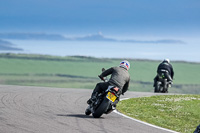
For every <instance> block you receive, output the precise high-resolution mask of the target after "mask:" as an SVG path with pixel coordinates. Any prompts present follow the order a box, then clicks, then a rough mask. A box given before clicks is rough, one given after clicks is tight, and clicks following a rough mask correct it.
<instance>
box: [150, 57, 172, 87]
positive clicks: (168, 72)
mask: <svg viewBox="0 0 200 133" xmlns="http://www.w3.org/2000/svg"><path fill="white" fill-rule="evenodd" d="M162 73H164V77H166V78H167V82H170V83H171V84H172V83H173V81H172V80H173V77H174V70H173V67H172V65H171V64H170V60H169V59H164V60H163V62H161V63H160V64H159V65H158V68H157V75H156V77H155V78H154V85H153V87H155V85H156V82H157V81H159V79H160V78H159V77H161V76H162Z"/></svg>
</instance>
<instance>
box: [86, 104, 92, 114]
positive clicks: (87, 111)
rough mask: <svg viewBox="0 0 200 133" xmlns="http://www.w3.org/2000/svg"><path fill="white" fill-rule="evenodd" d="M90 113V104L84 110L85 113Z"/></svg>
mask: <svg viewBox="0 0 200 133" xmlns="http://www.w3.org/2000/svg"><path fill="white" fill-rule="evenodd" d="M91 113H92V112H91V109H90V106H88V107H87V109H86V110H85V114H86V115H90V114H91Z"/></svg>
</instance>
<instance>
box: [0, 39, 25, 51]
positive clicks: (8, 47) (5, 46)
mask: <svg viewBox="0 0 200 133" xmlns="http://www.w3.org/2000/svg"><path fill="white" fill-rule="evenodd" d="M13 50H14V51H23V49H21V48H16V47H15V46H14V44H12V43H10V42H8V41H4V40H0V51H13Z"/></svg>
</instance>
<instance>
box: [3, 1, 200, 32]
mask: <svg viewBox="0 0 200 133" xmlns="http://www.w3.org/2000/svg"><path fill="white" fill-rule="evenodd" d="M0 20H1V21H0V29H1V31H2V32H13V31H15V32H50V33H54V32H56V33H65V34H67V35H70V34H83V35H84V34H93V33H97V32H99V31H101V32H102V33H104V34H106V35H118V36H128V35H137V36H142V35H143V36H151V35H152V36H158V35H159V36H169V35H171V36H198V35H199V33H200V32H199V31H200V1H199V0H124V1H122V0H84V1H83V0H1V1H0ZM197 34H198V35H197Z"/></svg>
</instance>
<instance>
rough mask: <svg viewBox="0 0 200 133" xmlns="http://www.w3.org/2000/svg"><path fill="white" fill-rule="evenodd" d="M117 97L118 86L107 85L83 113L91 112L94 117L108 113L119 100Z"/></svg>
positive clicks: (118, 95) (118, 94)
mask: <svg viewBox="0 0 200 133" xmlns="http://www.w3.org/2000/svg"><path fill="white" fill-rule="evenodd" d="M103 70H105V69H102V71H103ZM119 97H120V90H119V88H117V87H115V86H108V88H107V90H106V91H104V92H102V93H99V94H98V95H97V97H96V99H95V100H94V102H93V103H91V104H90V105H89V106H88V107H87V109H86V110H85V114H86V115H90V114H91V113H92V115H93V117H94V118H99V117H101V116H102V115H103V114H109V113H111V112H112V111H113V110H115V107H116V104H117V103H118V102H119Z"/></svg>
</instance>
